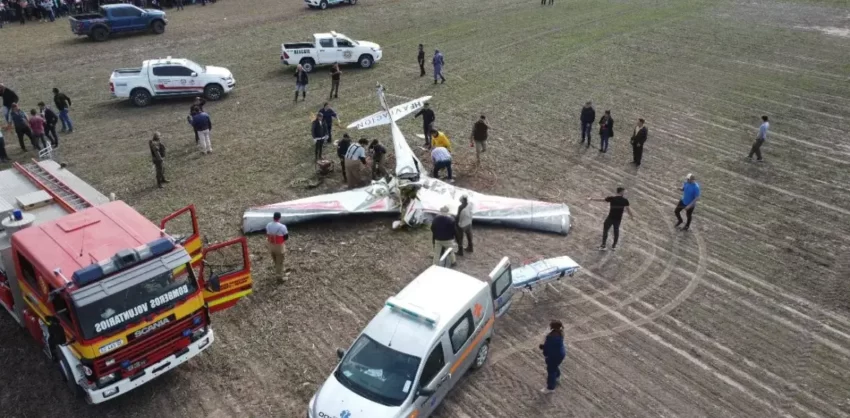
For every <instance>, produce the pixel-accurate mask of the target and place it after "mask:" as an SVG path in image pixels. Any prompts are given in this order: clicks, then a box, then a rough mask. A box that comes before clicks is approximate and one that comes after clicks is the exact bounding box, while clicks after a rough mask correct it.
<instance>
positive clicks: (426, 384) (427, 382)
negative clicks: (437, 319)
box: [413, 334, 452, 417]
mask: <svg viewBox="0 0 850 418" xmlns="http://www.w3.org/2000/svg"><path fill="white" fill-rule="evenodd" d="M446 347H448V339H447V337H446V334H443V336H442V337H441V338H440V342H439V343H438V344H437V345H436V346H435V347H434V348H433V349H431V351H430V352H429V354H428V357H425V359H424V361H425V365H424V366H423V368H422V373H420V375H419V379H418V386H417V388H416V392H415V393H414V395H413V396H414V401H413V406H414V408H416V412H415V413H417V415H415V416H426V417H427V416H430V415H431V414H432V413H433V412H434V410H435V409H437V406H439V405H440V402H442V401H443V399H444V398H445V397H446V394H447V393H448V391H449V389H451V386H452V385H451V379H452V375H451V372H450V368H451V362H450V361H449V360H450V359H451V358H452V357H451V351H449V350H447V349H446Z"/></svg>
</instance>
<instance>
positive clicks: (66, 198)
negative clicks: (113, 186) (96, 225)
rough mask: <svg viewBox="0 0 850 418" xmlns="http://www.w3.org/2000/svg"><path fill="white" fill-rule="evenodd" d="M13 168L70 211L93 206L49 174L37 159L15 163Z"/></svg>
mask: <svg viewBox="0 0 850 418" xmlns="http://www.w3.org/2000/svg"><path fill="white" fill-rule="evenodd" d="M15 168H17V169H18V171H20V172H21V174H23V175H25V176H27V177H28V178H29V179H30V180H31V181H32V182H33V183H35V184H37V185H38V187H39V188H41V189H42V190H44V191H46V192H47V193H49V194H50V195H51V196H53V199H54V200H56V203H58V204H59V205H61V206H62V207H64V208H65V210H67V211H68V212H70V213H73V212H77V211H80V210H83V209H86V208H90V207H92V206H93V205H92V204H91V202H89V201H88V200H86V198H84V197H82V196H81V195H80V194H79V193H77V192H75V191H74V189H72V188H70V187H69V186H68V185H67V184H65V183H64V182H63V181H62V180H59V179H58V178H57V177H56V176H54V175H53V174H50V172H49V171H47V170H46V169H44V167H42V166H41V164H39V162H38V161H37V160H32V162H31V163H27V164H20V163H15Z"/></svg>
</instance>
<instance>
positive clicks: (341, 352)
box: [336, 348, 345, 360]
mask: <svg viewBox="0 0 850 418" xmlns="http://www.w3.org/2000/svg"><path fill="white" fill-rule="evenodd" d="M336 356H337V357H339V359H340V360H342V358H343V357H345V350H343V349H341V348H337V349H336Z"/></svg>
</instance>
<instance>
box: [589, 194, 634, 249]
mask: <svg viewBox="0 0 850 418" xmlns="http://www.w3.org/2000/svg"><path fill="white" fill-rule="evenodd" d="M625 193H626V189H624V188H622V187H618V188H617V194H616V195H614V196H608V197H604V198H593V197H588V198H587V200H590V201H593V202H608V203H609V204H610V208H609V209H608V216H607V217H606V218H605V222H603V223H602V245H600V246H599V250H600V251H605V250H606V249H607V248H606V246H607V245H608V230H609V229H611V227H613V228H614V242H613V243H612V244H611V250H612V251H614V250H616V249H617V241H619V240H620V222H622V220H623V211H626V212H628V213H629V219H632V218H634V217H633V216H632V210H631V209H630V208H629V199H626V197H625V196H624V194H625Z"/></svg>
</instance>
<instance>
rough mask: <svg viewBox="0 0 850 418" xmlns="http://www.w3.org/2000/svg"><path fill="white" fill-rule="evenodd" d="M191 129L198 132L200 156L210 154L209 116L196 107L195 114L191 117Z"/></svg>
mask: <svg viewBox="0 0 850 418" xmlns="http://www.w3.org/2000/svg"><path fill="white" fill-rule="evenodd" d="M192 127H193V128H195V130H197V131H198V138H199V139H200V141H199V145H200V147H201V154H209V153H211V152H212V142H211V140H210V132H211V131H212V119H210V115H209V114H207V112H204V111H202V110H201V109H200V108H198V107H196V108H195V114H194V116H192Z"/></svg>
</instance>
